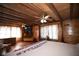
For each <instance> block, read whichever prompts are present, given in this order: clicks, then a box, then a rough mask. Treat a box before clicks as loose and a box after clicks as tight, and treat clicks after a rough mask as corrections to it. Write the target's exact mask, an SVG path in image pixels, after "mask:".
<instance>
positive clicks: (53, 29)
mask: <svg viewBox="0 0 79 59" xmlns="http://www.w3.org/2000/svg"><path fill="white" fill-rule="evenodd" d="M47 36H48V37H49V39H53V40H58V25H49V26H44V27H41V38H47Z"/></svg>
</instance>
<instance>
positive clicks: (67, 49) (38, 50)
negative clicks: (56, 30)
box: [6, 40, 79, 56]
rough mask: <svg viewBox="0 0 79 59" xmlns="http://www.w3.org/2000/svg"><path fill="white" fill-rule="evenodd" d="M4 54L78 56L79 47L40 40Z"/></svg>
mask: <svg viewBox="0 0 79 59" xmlns="http://www.w3.org/2000/svg"><path fill="white" fill-rule="evenodd" d="M6 55H9V56H78V55H79V48H78V46H76V45H72V44H66V43H60V42H53V41H46V40H44V41H41V42H38V43H36V44H34V45H31V46H29V47H28V48H24V49H21V50H19V51H16V52H14V51H12V52H10V53H8V54H6Z"/></svg>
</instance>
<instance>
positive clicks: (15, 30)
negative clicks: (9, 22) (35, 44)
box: [0, 26, 21, 39]
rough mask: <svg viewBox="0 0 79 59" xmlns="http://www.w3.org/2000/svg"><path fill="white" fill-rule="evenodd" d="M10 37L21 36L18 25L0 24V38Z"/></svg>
mask: <svg viewBox="0 0 79 59" xmlns="http://www.w3.org/2000/svg"><path fill="white" fill-rule="evenodd" d="M12 37H21V31H20V28H19V27H8V26H0V39H4V38H12Z"/></svg>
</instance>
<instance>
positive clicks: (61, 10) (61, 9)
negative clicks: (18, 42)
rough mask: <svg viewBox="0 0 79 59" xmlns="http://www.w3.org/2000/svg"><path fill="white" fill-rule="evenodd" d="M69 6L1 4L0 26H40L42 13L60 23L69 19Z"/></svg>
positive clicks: (64, 4)
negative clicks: (23, 24) (24, 24)
mask: <svg viewBox="0 0 79 59" xmlns="http://www.w3.org/2000/svg"><path fill="white" fill-rule="evenodd" d="M70 6H71V4H68V3H67V4H66V3H63V4H61V3H58V4H56V3H54V4H51V3H2V4H0V25H3V24H4V25H5V24H6V25H21V24H22V23H26V24H30V25H31V24H40V20H41V19H40V18H41V17H42V15H43V14H44V13H46V14H47V15H50V16H51V17H52V20H55V21H61V20H64V19H67V18H69V17H70Z"/></svg>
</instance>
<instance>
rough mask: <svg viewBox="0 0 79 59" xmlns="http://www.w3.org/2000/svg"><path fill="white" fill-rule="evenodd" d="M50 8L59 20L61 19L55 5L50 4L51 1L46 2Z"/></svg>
mask: <svg viewBox="0 0 79 59" xmlns="http://www.w3.org/2000/svg"><path fill="white" fill-rule="evenodd" d="M46 5H47V6H48V7H49V8H50V9H51V10H52V12H53V13H54V14H55V15H56V16H57V17H58V18H59V20H63V19H62V17H61V16H60V14H59V12H58V11H57V9H56V7H55V6H54V5H53V4H52V3H50V4H49V3H47V4H46Z"/></svg>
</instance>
